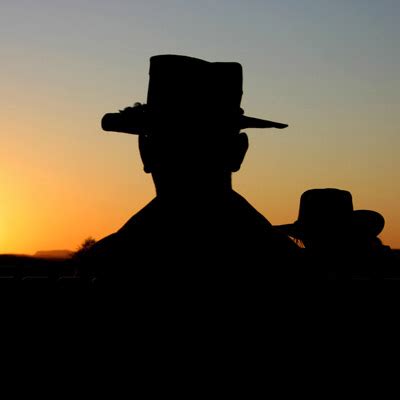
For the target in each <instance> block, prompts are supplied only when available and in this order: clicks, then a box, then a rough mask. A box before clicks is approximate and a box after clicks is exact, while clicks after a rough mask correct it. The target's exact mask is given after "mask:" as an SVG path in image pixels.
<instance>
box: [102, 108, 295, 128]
mask: <svg viewBox="0 0 400 400" xmlns="http://www.w3.org/2000/svg"><path fill="white" fill-rule="evenodd" d="M204 118H205V119H207V115H205V116H204ZM176 120H177V121H179V120H182V117H179V116H177V117H176ZM150 122H151V115H149V113H148V112H146V111H143V109H140V108H139V107H138V108H137V110H135V107H132V108H130V109H129V112H124V111H123V112H119V113H109V114H105V115H104V116H103V118H102V120H101V127H102V129H103V130H105V131H108V132H123V133H130V134H133V135H139V134H141V133H142V132H143V131H145V130H146V129H148V128H149V126H150ZM287 127H288V125H287V124H282V123H280V122H274V121H268V120H266V119H259V118H253V117H247V116H245V115H241V116H240V118H239V126H238V128H239V129H247V128H258V129H264V128H277V129H283V128H287Z"/></svg>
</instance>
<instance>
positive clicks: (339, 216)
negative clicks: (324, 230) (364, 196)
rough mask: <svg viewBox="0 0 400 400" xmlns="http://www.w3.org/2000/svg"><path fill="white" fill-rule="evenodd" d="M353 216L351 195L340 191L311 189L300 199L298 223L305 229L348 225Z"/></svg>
mask: <svg viewBox="0 0 400 400" xmlns="http://www.w3.org/2000/svg"><path fill="white" fill-rule="evenodd" d="M352 214H353V199H352V196H351V193H350V192H348V191H347V190H340V189H331V188H327V189H311V190H307V191H306V192H304V193H303V194H302V196H301V199H300V208H299V217H298V223H299V224H301V225H304V226H305V227H309V228H312V227H314V226H318V227H320V226H322V225H323V226H329V227H330V228H331V229H332V228H334V227H335V226H340V227H342V228H343V226H345V225H346V224H349V223H350V222H351V219H352Z"/></svg>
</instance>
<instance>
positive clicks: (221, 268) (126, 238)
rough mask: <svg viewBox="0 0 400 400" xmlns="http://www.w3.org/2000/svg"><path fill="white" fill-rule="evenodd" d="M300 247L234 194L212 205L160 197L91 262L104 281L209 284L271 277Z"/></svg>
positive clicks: (98, 247) (101, 247)
mask: <svg viewBox="0 0 400 400" xmlns="http://www.w3.org/2000/svg"><path fill="white" fill-rule="evenodd" d="M298 251H299V249H298V247H297V246H296V245H295V244H294V243H293V242H292V240H290V239H289V238H288V237H287V236H285V235H283V234H281V233H280V232H278V231H276V230H275V229H274V228H273V227H272V226H271V224H270V223H269V222H268V220H267V219H266V218H265V217H264V216H262V215H261V214H260V213H259V212H258V211H257V210H256V209H255V208H254V207H252V206H251V205H250V204H249V203H248V202H247V201H246V200H245V199H244V198H243V197H242V196H240V195H239V194H237V193H236V192H234V191H231V192H230V193H227V194H225V195H224V196H222V197H221V198H220V199H217V200H215V201H213V202H212V203H211V204H208V205H206V204H203V203H201V202H194V203H193V202H191V201H189V200H188V201H186V202H185V201H182V202H181V203H180V204H175V203H174V204H168V203H167V202H164V201H161V199H160V198H158V197H156V198H155V199H153V200H152V201H151V202H150V203H149V204H148V205H147V206H145V207H144V208H143V209H142V210H141V211H139V212H138V213H137V214H136V215H134V216H133V217H132V218H131V219H130V220H129V221H128V222H127V223H126V224H125V225H124V226H123V227H122V228H121V229H120V230H119V231H117V232H116V233H114V234H112V235H110V236H107V237H105V238H104V239H102V240H100V241H99V242H98V243H97V244H96V245H95V246H94V247H93V248H92V249H91V250H90V251H89V253H88V254H87V255H86V258H85V263H86V264H87V265H89V264H90V268H92V270H94V271H95V273H97V274H99V275H101V276H102V277H106V278H107V277H108V278H116V279H124V277H129V278H133V277H136V278H141V277H144V276H145V277H146V278H150V279H151V278H152V277H153V278H154V277H157V278H158V279H160V277H162V276H165V279H173V277H174V276H175V275H176V278H177V279H180V280H181V279H184V278H185V277H186V278H187V279H188V280H196V279H197V280H202V279H204V280H207V279H213V278H218V279H223V278H224V277H225V278H226V279H228V280H229V279H234V280H235V279H236V280H238V279H250V280H254V279H255V280H257V279H260V278H268V276H269V275H275V274H281V273H282V271H284V268H285V267H287V265H288V263H292V262H295V260H296V257H297V256H298Z"/></svg>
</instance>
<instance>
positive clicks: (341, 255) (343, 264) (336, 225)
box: [277, 188, 395, 279]
mask: <svg viewBox="0 0 400 400" xmlns="http://www.w3.org/2000/svg"><path fill="white" fill-rule="evenodd" d="M384 225H385V220H384V218H383V216H382V215H381V214H379V213H377V212H376V211H371V210H354V209H353V200H352V196H351V193H350V192H348V191H346V190H339V189H332V188H328V189H311V190H307V191H306V192H304V193H303V194H302V196H301V199H300V208H299V216H298V219H297V221H296V222H294V223H293V224H287V225H280V226H277V228H278V229H279V230H281V231H282V232H284V233H286V234H288V235H289V236H291V237H293V238H295V239H296V240H298V241H300V242H301V243H302V244H303V245H304V248H305V253H306V255H307V257H306V260H307V261H306V262H305V263H304V265H303V266H302V268H303V269H304V273H305V274H309V276H310V277H330V278H333V279H349V278H352V277H353V278H357V277H359V278H379V277H383V274H384V272H385V269H391V268H393V267H395V264H394V262H395V260H394V255H393V254H392V252H391V250H390V248H389V246H384V245H383V244H382V242H381V241H380V239H379V238H378V235H379V234H380V233H381V231H382V230H383V227H384Z"/></svg>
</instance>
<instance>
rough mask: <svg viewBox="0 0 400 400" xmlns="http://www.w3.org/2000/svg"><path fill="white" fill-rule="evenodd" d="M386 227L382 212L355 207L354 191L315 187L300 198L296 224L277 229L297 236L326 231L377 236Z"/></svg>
mask: <svg viewBox="0 0 400 400" xmlns="http://www.w3.org/2000/svg"><path fill="white" fill-rule="evenodd" d="M384 226H385V219H384V218H383V216H382V215H381V214H379V213H378V212H376V211H372V210H354V209H353V199H352V196H351V193H350V192H348V191H347V190H340V189H333V188H327V189H311V190H307V191H306V192H304V193H303V194H302V196H301V198H300V207H299V215H298V218H297V220H296V221H295V222H294V223H292V224H285V225H276V226H275V228H277V229H279V230H280V231H282V232H284V233H286V234H287V235H288V236H291V237H293V238H295V239H300V240H303V239H305V238H307V237H310V236H313V237H315V236H316V235H319V234H321V235H324V234H346V233H347V234H352V235H359V236H361V237H371V238H372V237H376V236H378V235H379V234H380V233H381V232H382V230H383V228H384Z"/></svg>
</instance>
